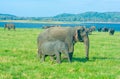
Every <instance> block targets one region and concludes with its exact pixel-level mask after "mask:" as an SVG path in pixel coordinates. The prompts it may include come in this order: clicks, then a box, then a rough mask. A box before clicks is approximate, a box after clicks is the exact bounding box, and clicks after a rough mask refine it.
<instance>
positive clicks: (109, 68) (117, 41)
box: [0, 28, 120, 79]
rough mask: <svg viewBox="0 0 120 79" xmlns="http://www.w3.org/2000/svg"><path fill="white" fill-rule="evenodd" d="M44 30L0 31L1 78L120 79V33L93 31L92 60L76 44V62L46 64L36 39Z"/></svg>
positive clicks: (74, 60) (47, 60) (82, 45)
mask: <svg viewBox="0 0 120 79" xmlns="http://www.w3.org/2000/svg"><path fill="white" fill-rule="evenodd" d="M42 31H43V30H41V29H17V30H16V31H13V30H11V31H8V30H3V28H0V79H120V33H119V32H116V33H115V35H114V36H110V35H109V34H108V33H98V32H93V34H92V35H90V36H89V37H90V60H89V61H86V60H85V53H84V51H85V50H84V44H83V43H77V44H76V45H75V51H74V56H73V62H72V63H69V62H68V61H67V60H66V59H62V63H61V64H57V63H56V62H55V61H53V62H51V61H50V60H49V57H48V58H47V59H46V61H45V62H44V63H41V62H40V61H39V60H38V58H37V44H36V38H37V36H38V34H39V33H40V32H42Z"/></svg>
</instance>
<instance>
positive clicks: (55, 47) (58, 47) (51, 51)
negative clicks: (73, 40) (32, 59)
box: [41, 40, 71, 63]
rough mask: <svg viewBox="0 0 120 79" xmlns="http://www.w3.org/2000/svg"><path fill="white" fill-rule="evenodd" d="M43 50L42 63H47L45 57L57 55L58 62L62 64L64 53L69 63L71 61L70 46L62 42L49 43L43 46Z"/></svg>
mask: <svg viewBox="0 0 120 79" xmlns="http://www.w3.org/2000/svg"><path fill="white" fill-rule="evenodd" d="M41 50H42V61H45V55H49V56H53V55H56V57H57V59H56V60H57V62H58V63H60V62H61V60H60V59H61V57H60V53H64V54H66V55H67V57H68V61H69V62H71V61H70V57H69V53H68V46H67V45H66V44H65V43H64V42H62V41H59V40H57V41H48V42H45V43H43V44H42V45H41Z"/></svg>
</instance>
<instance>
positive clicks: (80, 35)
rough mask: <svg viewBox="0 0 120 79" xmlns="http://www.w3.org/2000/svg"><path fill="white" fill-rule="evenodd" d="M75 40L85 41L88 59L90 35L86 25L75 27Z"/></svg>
mask: <svg viewBox="0 0 120 79" xmlns="http://www.w3.org/2000/svg"><path fill="white" fill-rule="evenodd" d="M75 30H76V32H75V41H76V42H79V41H80V42H84V45H85V51H86V59H89V37H88V32H87V31H86V28H85V27H82V26H79V27H76V28H75Z"/></svg>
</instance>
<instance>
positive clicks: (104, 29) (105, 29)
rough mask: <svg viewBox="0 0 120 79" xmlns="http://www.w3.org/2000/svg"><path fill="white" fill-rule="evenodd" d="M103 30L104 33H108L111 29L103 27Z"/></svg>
mask: <svg viewBox="0 0 120 79" xmlns="http://www.w3.org/2000/svg"><path fill="white" fill-rule="evenodd" d="M101 30H102V32H108V30H109V29H108V28H107V27H103V28H102V29H101Z"/></svg>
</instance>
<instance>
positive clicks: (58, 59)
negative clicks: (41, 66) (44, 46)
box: [56, 52, 61, 64]
mask: <svg viewBox="0 0 120 79" xmlns="http://www.w3.org/2000/svg"><path fill="white" fill-rule="evenodd" d="M56 57H57V58H56V61H57V63H59V64H60V63H61V54H60V53H58V52H57V53H56Z"/></svg>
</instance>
